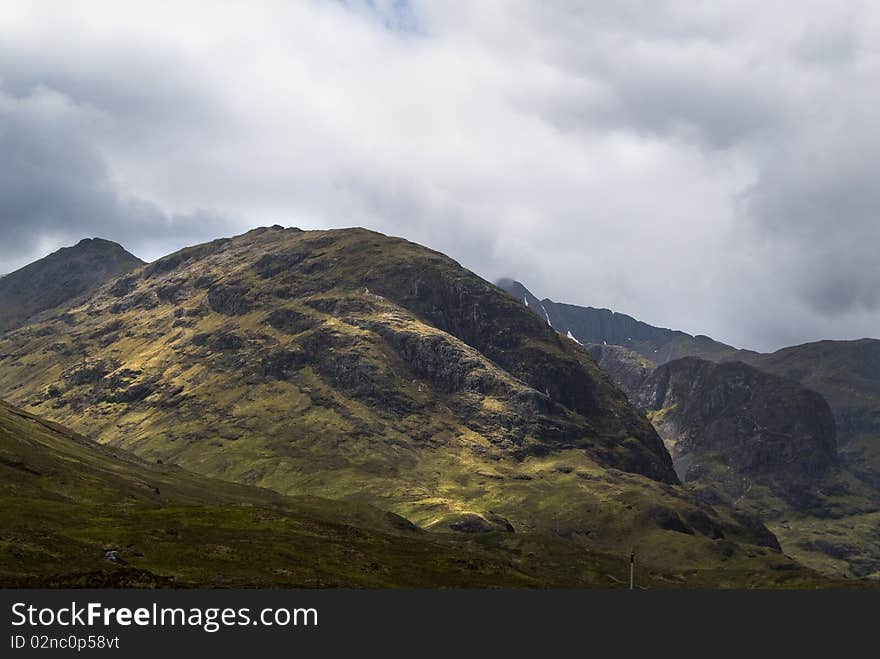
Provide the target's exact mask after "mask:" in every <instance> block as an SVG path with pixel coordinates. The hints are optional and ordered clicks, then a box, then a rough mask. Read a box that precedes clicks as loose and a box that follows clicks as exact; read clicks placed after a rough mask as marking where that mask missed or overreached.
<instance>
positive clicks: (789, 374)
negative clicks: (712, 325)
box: [498, 279, 880, 488]
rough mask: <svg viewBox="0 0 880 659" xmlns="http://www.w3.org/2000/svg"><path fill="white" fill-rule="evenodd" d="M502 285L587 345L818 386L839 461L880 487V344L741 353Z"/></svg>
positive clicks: (817, 344) (870, 341)
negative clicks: (741, 367) (744, 368)
mask: <svg viewBox="0 0 880 659" xmlns="http://www.w3.org/2000/svg"><path fill="white" fill-rule="evenodd" d="M498 285H499V286H500V287H501V288H503V289H504V290H506V291H507V292H508V293H510V294H511V295H512V296H513V297H515V298H516V299H517V300H521V301H523V302H524V303H525V302H528V303H529V304H530V306H531V307H532V310H533V311H535V313H536V315H538V317H539V318H545V321H546V318H547V317H548V316H549V318H550V323H551V324H552V325H553V326H554V327H555V329H557V330H558V331H559V332H560V333H562V334H567V333H568V332H571V335H572V336H573V337H574V338H575V339H576V340H577V341H579V342H581V343H583V344H591V343H593V344H599V345H603V344H608V345H618V346H622V347H624V348H626V349H628V350H631V351H633V352H635V353H638V354H639V355H641V356H642V357H644V358H645V359H647V360H649V361H650V362H651V363H652V364H654V365H655V366H659V365H662V364H665V363H667V362H669V361H673V360H675V359H679V358H682V357H701V358H703V359H707V360H709V361H714V362H725V361H742V362H745V363H747V364H751V365H752V366H755V367H756V368H759V369H761V370H763V371H766V372H768V373H772V374H774V375H779V376H781V377H785V378H788V379H790V380H795V381H797V382H800V383H801V384H803V385H805V386H807V387H809V388H811V389H814V390H815V391H817V392H819V393H820V394H822V396H823V397H825V399H826V400H827V401H828V404H829V405H830V406H831V409H832V411H833V412H834V417H835V421H836V425H837V441H838V444H839V446H840V450H841V457H842V458H843V460H844V461H845V462H846V464H847V465H848V466H849V467H850V468H851V469H852V470H853V471H854V472H855V473H857V474H858V475H859V476H861V477H862V478H864V479H865V480H867V481H868V482H870V483H872V485H873V486H874V487H876V488H880V340H878V339H855V340H851V341H830V340H826V341H816V342H812V343H805V344H803V345H798V346H791V347H787V348H782V349H780V350H777V351H776V352H772V353H760V352H755V351H751V350H739V349H736V348H733V347H731V346H728V345H726V344H723V343H720V342H718V341H715V340H714V339H711V338H709V337H705V336H691V335H689V334H685V333H684V332H679V331H676V330H668V329H664V328H658V327H653V326H651V325H647V324H646V323H642V322H641V321H637V320H635V319H633V318H631V317H630V316H626V315H623V314H616V313H614V312H611V311H608V310H607V309H593V308H591V307H577V306H573V305H562V304H559V303H556V302H552V301H550V300H538V299H537V298H536V297H535V296H534V295H532V293H530V292H529V291H528V289H526V287H525V286H523V285H522V284H521V283H519V282H517V281H514V280H511V279H505V280H501V281H500V282H498ZM609 319H610V321H609Z"/></svg>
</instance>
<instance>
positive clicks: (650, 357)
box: [499, 280, 880, 577]
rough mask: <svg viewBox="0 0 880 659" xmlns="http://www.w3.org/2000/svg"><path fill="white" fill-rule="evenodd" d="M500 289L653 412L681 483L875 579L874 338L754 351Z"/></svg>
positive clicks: (838, 568)
mask: <svg viewBox="0 0 880 659" xmlns="http://www.w3.org/2000/svg"><path fill="white" fill-rule="evenodd" d="M499 285H500V286H502V287H503V288H504V289H505V290H507V291H508V292H509V293H510V294H511V295H513V296H514V297H515V298H516V299H517V300H521V301H522V303H523V304H525V305H527V306H529V308H531V309H532V311H533V312H534V313H535V314H536V315H537V316H538V317H539V318H542V319H544V320H545V322H547V323H548V324H552V325H553V326H554V327H555V328H556V329H557V331H559V332H560V333H564V334H565V335H567V336H568V337H569V338H570V339H572V340H573V341H576V342H577V343H579V344H581V345H583V347H584V349H585V350H587V351H588V352H589V353H590V354H591V356H592V357H593V358H594V359H595V360H596V362H597V363H598V364H599V366H600V367H601V368H602V369H603V370H604V371H605V372H606V373H608V374H609V375H610V376H611V377H612V379H614V381H615V382H617V384H618V385H619V386H620V387H621V388H622V389H623V390H624V391H625V392H626V393H627V395H628V397H629V398H630V400H631V401H632V402H633V403H634V404H635V405H636V406H637V407H639V408H640V409H642V410H644V411H645V412H646V413H647V415H648V417H649V418H650V419H651V421H652V423H653V425H654V426H655V428H657V430H658V432H659V433H660V435H661V436H662V437H663V439H664V441H665V442H666V444H667V447H668V448H669V450H670V452H671V454H672V456H673V462H674V464H675V466H676V471H677V473H678V474H679V477H680V478H681V479H682V480H683V481H684V482H685V483H689V484H692V485H693V486H694V487H697V488H698V489H699V491H700V492H702V493H703V496H707V497H708V498H709V499H710V500H716V499H718V498H720V499H723V500H725V501H727V502H728V503H730V504H732V505H736V506H738V507H743V508H747V509H749V510H752V511H753V512H755V513H756V514H759V515H760V516H761V518H762V519H764V520H765V521H768V523H770V526H771V528H772V529H773V530H774V532H775V533H777V535H778V536H779V537H780V539H781V541H782V542H783V547H784V548H785V550H786V551H790V552H792V553H794V554H795V555H796V556H797V557H798V558H799V559H800V560H804V561H805V562H807V563H808V564H811V565H814V566H816V567H817V568H819V569H823V570H828V571H832V572H835V573H840V574H850V575H852V574H857V575H874V576H875V577H876V576H878V575H880V550H878V545H877V528H878V525H880V494H878V486H880V341H877V340H873V339H861V340H855V341H820V342H815V343H810V344H805V345H801V346H793V347H790V348H783V349H782V350H779V351H777V352H775V353H771V354H762V353H757V352H752V351H746V350H736V349H734V348H731V347H730V346H725V345H724V344H721V343H718V342H716V341H713V340H712V339H710V338H708V337H692V336H690V335H687V334H684V333H683V332H676V331H674V330H667V329H663V328H655V327H652V326H650V325H647V324H645V323H641V322H639V321H637V320H635V319H633V318H631V317H629V316H624V315H622V314H614V313H612V312H610V311H608V310H602V309H592V308H589V307H575V306H572V305H560V304H557V303H554V302H551V301H550V300H538V299H537V298H536V297H535V296H534V295H532V294H531V293H530V292H529V291H528V289H526V288H525V287H524V286H523V285H522V284H519V283H518V282H514V281H512V280H505V281H502V282H499ZM682 353H684V356H682ZM671 355H677V357H676V358H674V359H669V357H670V356H671ZM829 405H830V407H829ZM854 475H855V476H858V479H860V480H861V482H859V480H857V479H856V478H854V477H853V476H854ZM783 520H784V521H783Z"/></svg>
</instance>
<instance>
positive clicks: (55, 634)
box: [0, 590, 880, 657]
mask: <svg viewBox="0 0 880 659" xmlns="http://www.w3.org/2000/svg"><path fill="white" fill-rule="evenodd" d="M0 603H2V610H3V619H4V628H5V631H6V636H5V638H4V639H3V642H2V646H0V647H2V648H3V650H2V651H0V656H3V657H7V656H8V657H16V656H23V655H25V654H34V653H46V652H50V653H52V654H58V653H65V654H69V655H76V654H87V655H89V656H92V655H98V654H100V655H103V656H117V657H132V656H135V657H137V656H151V657H156V653H159V652H161V653H164V654H166V656H178V654H180V655H184V654H191V653H196V654H198V655H201V654H202V653H205V652H211V653H217V654H218V656H235V655H239V656H240V655H241V654H243V653H249V654H253V653H257V654H256V655H255V656H277V655H281V654H284V656H295V655H297V654H300V653H307V654H310V655H312V656H328V655H331V656H335V655H336V653H342V652H352V651H356V652H366V651H369V652H370V654H371V656H378V655H375V653H376V652H381V653H383V654H384V655H391V656H401V655H412V654H418V653H420V652H421V651H423V650H425V649H431V650H432V651H443V652H449V653H453V654H455V655H456V656H474V655H475V654H477V653H479V652H487V651H491V652H493V653H497V652H501V651H510V652H514V653H517V654H518V653H521V652H524V651H526V650H529V651H534V652H538V653H539V655H540V656H547V655H548V653H551V654H552V653H558V652H576V653H578V654H590V653H591V652H592V651H593V650H598V649H603V650H613V649H615V648H616V649H617V650H619V651H620V652H624V653H626V654H629V653H630V652H633V651H636V650H641V651H650V652H662V653H670V652H675V653H684V654H690V652H688V651H689V650H691V651H692V650H696V649H700V648H702V650H703V653H702V654H704V655H705V654H713V653H714V651H715V650H722V649H723V650H724V651H725V652H729V651H732V650H737V651H740V652H748V653H757V654H758V655H760V654H763V651H765V650H767V649H768V648H769V647H776V648H778V649H782V650H789V651H790V650H791V649H792V648H794V647H804V648H808V649H810V650H811V651H817V650H820V649H825V650H828V651H834V652H835V653H836V654H840V653H841V652H844V653H845V651H846V650H847V649H854V648H858V647H859V643H862V642H867V641H869V640H870V642H872V643H873V638H872V635H873V626H874V624H875V620H876V618H877V611H878V604H880V596H878V592H877V591H861V592H841V591H823V592H804V591H800V592H766V591H764V592H760V591H759V592H744V591H738V592H720V591H719V592H684V591H682V592H675V591H672V592H659V591H658V592H645V591H634V592H630V591H561V590H558V591H527V590H519V591H453V590H450V591H393V590H383V591H346V590H339V591H335V590H290V591H283V590H268V591H267V590H249V591H232V590H210V591H123V590H54V591H49V590H3V591H0ZM868 647H870V646H868ZM194 656H196V655H194ZM844 656H846V654H844Z"/></svg>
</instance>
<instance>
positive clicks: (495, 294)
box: [0, 227, 776, 573]
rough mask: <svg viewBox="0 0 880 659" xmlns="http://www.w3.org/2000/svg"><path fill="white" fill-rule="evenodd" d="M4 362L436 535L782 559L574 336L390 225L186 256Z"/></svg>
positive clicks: (707, 563) (172, 451) (208, 459)
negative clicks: (678, 472)
mask: <svg viewBox="0 0 880 659" xmlns="http://www.w3.org/2000/svg"><path fill="white" fill-rule="evenodd" d="M0 355H4V357H3V358H2V359H0V395H3V396H5V397H6V398H8V399H9V400H11V401H12V402H14V403H15V404H18V405H22V406H26V407H27V409H28V410H29V411H32V412H38V413H40V414H41V415H45V416H46V417H49V418H52V419H54V420H58V421H62V422H64V423H65V424H67V425H69V426H70V427H72V428H74V429H76V430H77V431H81V432H84V433H88V434H89V435H90V436H94V437H96V438H97V439H98V440H99V441H100V442H101V443H103V444H110V445H113V446H118V447H123V448H126V449H129V450H131V451H133V452H135V453H136V454H138V455H139V456H141V457H143V458H146V459H148V460H151V461H155V460H157V459H161V460H163V461H164V462H166V463H170V462H174V463H177V464H178V465H181V466H183V467H185V468H187V469H189V470H192V471H195V472H198V473H201V474H205V475H209V476H213V477H220V478H223V479H225V480H229V481H237V482H241V483H247V484H256V485H260V486H263V487H266V488H270V489H273V490H275V491H278V492H281V493H284V494H294V495H306V494H307V495H317V496H321V497H326V498H331V499H338V500H345V501H349V502H357V503H366V504H372V505H375V506H378V507H380V508H382V509H387V510H391V511H393V512H395V513H397V514H400V515H402V516H404V517H406V518H407V519H410V520H412V521H413V522H414V523H416V524H417V525H418V526H420V527H423V528H428V529H433V530H438V531H441V530H442V531H445V532H453V531H459V532H492V531H503V532H505V533H504V535H507V536H509V537H511V538H513V537H519V536H532V535H534V534H538V535H539V536H540V537H542V538H547V537H555V538H564V539H567V540H568V541H570V542H571V546H577V547H580V548H581V550H584V551H589V552H592V553H603V552H612V553H615V554H616V555H622V554H625V553H628V551H629V549H630V547H632V546H633V545H637V546H638V547H639V548H640V555H642V556H643V557H644V560H645V561H646V562H647V563H649V564H651V565H653V566H655V568H656V569H658V570H661V571H665V572H666V573H669V572H670V571H673V570H674V571H677V572H679V573H681V572H687V571H691V572H692V571H695V570H696V571H702V573H709V572H712V571H714V570H719V569H721V568H722V567H723V566H725V565H727V566H730V567H731V569H736V568H733V567H732V566H733V565H734V564H736V563H738V562H739V561H745V563H746V564H751V563H753V562H756V564H760V563H761V561H763V560H765V559H764V558H763V557H766V556H769V555H770V554H774V553H775V552H773V551H772V549H768V547H770V548H772V547H775V546H776V541H775V539H774V538H773V536H772V535H770V534H769V533H768V532H767V531H766V529H764V528H763V527H762V526H761V525H760V524H757V523H755V522H754V520H753V519H751V518H748V517H745V516H742V515H741V514H740V513H738V512H736V511H731V510H729V509H727V508H726V507H723V506H721V507H713V506H712V505H710V504H707V503H705V502H702V501H700V500H698V499H697V498H696V497H694V496H692V495H691V494H690V493H689V492H688V491H687V490H685V489H683V488H681V487H679V486H677V485H676V484H675V483H676V482H677V478H676V476H675V473H674V471H673V469H672V463H671V459H670V458H669V455H668V452H667V451H666V450H665V448H664V447H663V445H662V442H661V440H660V438H659V437H658V436H657V434H656V432H655V431H654V430H653V428H652V427H651V425H650V424H649V423H648V421H647V420H646V419H645V418H644V416H643V415H641V414H639V413H637V412H636V411H635V410H634V409H633V408H632V407H631V405H630V404H629V403H628V401H627V400H626V397H625V395H624V394H623V393H622V392H620V391H619V390H618V389H617V388H616V387H615V386H614V384H613V383H612V382H611V380H610V379H609V378H608V376H606V375H605V374H604V373H602V371H601V370H600V369H599V368H598V367H597V366H596V364H595V362H593V360H592V359H591V358H590V357H589V356H588V355H587V354H586V353H585V352H584V351H583V350H581V349H580V348H579V347H577V346H576V345H575V344H574V343H573V342H571V341H568V340H566V339H563V338H560V337H559V336H558V335H557V334H556V333H555V332H554V331H553V330H552V329H550V328H548V327H547V325H546V323H544V322H541V321H540V320H538V319H536V318H535V316H534V315H533V314H531V313H530V312H529V311H528V310H527V309H525V308H524V307H523V306H522V305H521V304H519V303H517V302H516V301H514V300H512V299H511V298H510V297H509V296H507V295H506V294H504V293H503V292H502V291H500V290H499V289H497V288H496V287H494V286H492V285H491V284H489V283H487V282H485V281H483V280H482V279H480V278H478V277H476V276H475V275H473V274H472V273H470V272H468V271H466V270H464V269H463V268H461V267H460V266H459V265H458V264H456V263H455V262H454V261H452V260H450V259H448V258H447V257H445V256H443V255H441V254H438V253H436V252H432V251H430V250H427V249H425V248H423V247H420V246H418V245H414V244H412V243H409V242H407V241H404V240H400V239H395V238H388V237H385V236H382V235H380V234H376V233H373V232H369V231H365V230H360V229H352V230H343V231H326V232H302V231H298V230H293V229H288V230H282V229H281V228H280V227H277V228H274V227H273V228H270V229H260V230H255V231H252V232H249V233H247V234H245V235H243V236H239V237H236V238H234V239H224V240H218V241H214V242H212V243H208V244H205V245H200V246H196V247H192V248H188V249H186V250H182V251H181V252H178V253H175V254H173V255H170V256H168V257H165V258H163V259H160V260H159V261H156V262H154V263H152V264H149V265H147V266H144V267H141V268H138V269H136V270H134V271H132V272H131V273H129V274H127V275H125V276H123V277H121V278H119V279H117V280H115V281H112V282H108V283H107V284H106V285H104V286H103V287H101V288H100V289H99V290H98V291H96V293H95V294H93V295H92V296H90V297H89V298H88V299H87V300H85V301H84V302H82V303H81V304H80V303H77V305H75V306H72V307H71V308H69V309H66V310H63V311H59V312H58V313H56V314H54V315H49V316H47V317H46V318H44V319H42V320H41V321H40V322H35V323H31V324H28V325H27V326H24V327H21V328H18V329H15V330H13V331H10V332H7V333H6V334H5V335H3V336H2V338H0ZM511 531H513V532H514V533H510V532H511ZM488 535H494V534H492V533H488ZM761 545H763V546H761ZM566 546H569V545H566ZM768 552H770V554H768ZM767 560H769V559H767Z"/></svg>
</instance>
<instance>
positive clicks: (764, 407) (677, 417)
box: [632, 357, 838, 497]
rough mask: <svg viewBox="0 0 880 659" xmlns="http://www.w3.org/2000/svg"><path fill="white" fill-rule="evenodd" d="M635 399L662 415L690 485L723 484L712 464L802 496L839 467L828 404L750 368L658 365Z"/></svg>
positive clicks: (661, 424)
mask: <svg viewBox="0 0 880 659" xmlns="http://www.w3.org/2000/svg"><path fill="white" fill-rule="evenodd" d="M632 398H633V401H634V402H635V403H636V404H637V405H639V406H640V407H642V408H643V409H646V410H651V411H654V412H655V413H656V414H655V416H654V419H655V425H656V427H657V428H658V430H659V431H660V434H661V435H662V436H663V437H664V438H666V439H668V440H670V441H671V442H674V445H673V447H672V455H673V459H674V461H675V463H676V467H677V468H678V470H679V474H680V476H681V477H682V478H683V480H685V481H700V480H714V479H717V477H718V474H717V473H716V469H715V468H714V466H717V465H723V466H724V467H726V468H728V469H730V470H732V472H734V473H735V474H736V476H737V478H740V479H746V480H747V481H752V480H757V481H760V482H765V483H767V484H768V485H769V486H771V487H774V488H776V489H778V491H779V492H780V494H782V495H784V496H785V497H798V496H802V494H801V493H802V491H804V490H808V489H809V486H810V484H811V483H815V482H818V481H819V480H820V479H821V478H822V477H823V476H824V475H826V473H827V472H828V471H829V470H830V469H833V468H835V467H836V466H837V465H838V459H837V450H836V442H835V435H834V432H835V431H834V417H833V415H832V413H831V409H830V408H829V407H828V404H827V403H826V402H825V400H824V399H823V398H822V397H821V396H820V395H819V394H817V393H815V392H813V391H810V390H809V389H805V388H804V387H801V386H800V385H798V384H796V383H794V382H791V381H789V380H785V379H783V378H779V377H776V376H773V375H769V374H766V373H763V372H761V371H759V370H758V369H755V368H753V367H751V366H748V365H746V364H742V363H739V362H729V363H724V364H714V363H711V362H707V361H705V360H701V359H697V358H695V357H689V358H686V359H680V360H676V361H674V362H670V363H668V364H664V365H663V366H661V367H659V368H658V369H657V370H656V371H655V372H654V373H653V374H652V375H651V376H650V377H649V378H648V379H647V380H646V381H645V383H644V384H643V385H642V387H641V388H640V389H639V390H638V392H637V393H635V394H634V395H633V396H632ZM708 465H713V468H710V467H709V466H708Z"/></svg>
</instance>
